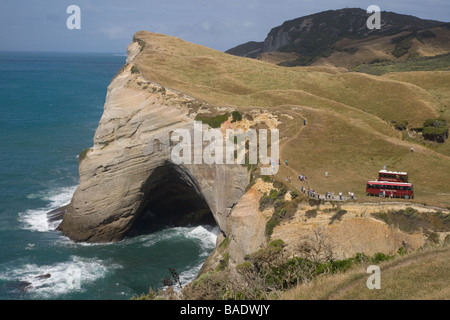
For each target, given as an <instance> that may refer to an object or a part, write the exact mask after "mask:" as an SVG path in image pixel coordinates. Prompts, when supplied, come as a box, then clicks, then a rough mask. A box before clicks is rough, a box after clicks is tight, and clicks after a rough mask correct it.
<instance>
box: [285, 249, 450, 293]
mask: <svg viewBox="0 0 450 320" xmlns="http://www.w3.org/2000/svg"><path fill="white" fill-rule="evenodd" d="M449 263H450V247H448V246H447V247H443V248H439V249H434V250H430V249H428V250H424V251H420V252H417V253H414V254H410V255H406V256H403V257H396V258H395V259H393V260H389V261H386V262H382V263H380V264H379V267H380V275H381V289H379V290H369V289H368V288H367V285H366V281H367V279H368V278H369V276H370V274H367V273H366V270H367V267H368V264H366V265H359V266H356V267H354V268H352V269H351V270H349V271H347V272H345V273H340V274H332V275H325V276H323V277H319V278H316V279H314V280H313V281H312V282H311V283H308V284H302V285H299V286H298V287H296V288H294V289H292V290H289V291H287V292H285V293H284V294H282V296H281V299H285V300H345V299H348V300H437V299H444V300H445V299H449V297H450V289H449V287H448V283H449V281H450V268H448V264H449ZM418 279H420V281H417V280H418Z"/></svg>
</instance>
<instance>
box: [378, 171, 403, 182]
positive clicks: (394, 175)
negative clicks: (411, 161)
mask: <svg viewBox="0 0 450 320" xmlns="http://www.w3.org/2000/svg"><path fill="white" fill-rule="evenodd" d="M378 180H380V181H391V182H403V183H408V173H407V172H395V171H387V170H380V172H378Z"/></svg>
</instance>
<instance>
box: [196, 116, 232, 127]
mask: <svg viewBox="0 0 450 320" xmlns="http://www.w3.org/2000/svg"><path fill="white" fill-rule="evenodd" d="M228 117H229V114H228V113H225V114H219V115H217V116H215V117H208V116H205V115H201V114H198V115H197V116H196V117H195V120H196V121H201V122H203V123H206V124H207V125H209V126H210V127H211V128H220V126H221V125H222V123H224V122H225V121H227V120H228Z"/></svg>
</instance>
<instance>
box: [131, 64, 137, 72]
mask: <svg viewBox="0 0 450 320" xmlns="http://www.w3.org/2000/svg"><path fill="white" fill-rule="evenodd" d="M136 73H139V69H138V67H136V66H135V65H133V66H132V67H131V74H136Z"/></svg>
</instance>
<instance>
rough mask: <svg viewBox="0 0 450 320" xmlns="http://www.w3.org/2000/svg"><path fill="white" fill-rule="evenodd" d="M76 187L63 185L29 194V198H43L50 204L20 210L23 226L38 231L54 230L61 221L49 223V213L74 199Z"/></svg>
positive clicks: (20, 219)
mask: <svg viewBox="0 0 450 320" xmlns="http://www.w3.org/2000/svg"><path fill="white" fill-rule="evenodd" d="M76 188H77V186H70V187H63V188H57V189H53V190H50V191H48V192H41V193H37V194H31V195H28V198H30V199H41V200H44V201H48V202H49V204H48V205H47V206H46V207H44V208H39V209H29V210H26V211H25V212H20V213H19V221H20V222H21V223H22V225H23V228H24V229H26V230H31V231H38V232H48V231H50V230H54V229H55V228H56V227H57V226H58V224H59V223H60V222H61V221H55V222H53V223H48V221H47V213H48V212H50V211H52V210H55V209H58V208H60V207H62V206H65V205H66V204H68V203H69V202H70V200H71V199H72V196H73V193H74V192H75V190H76Z"/></svg>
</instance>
